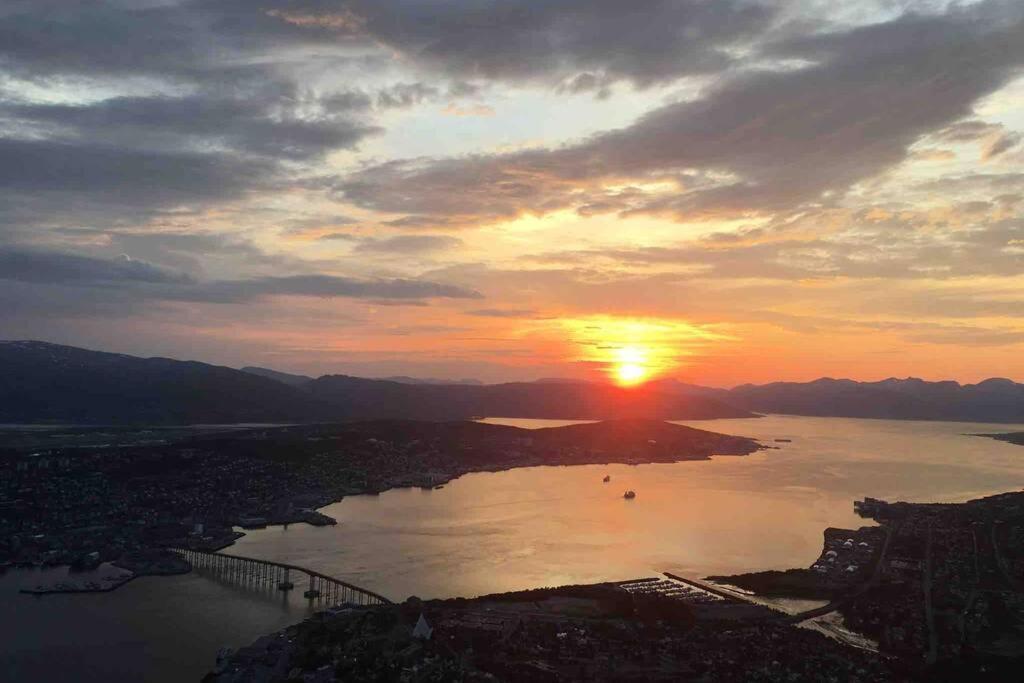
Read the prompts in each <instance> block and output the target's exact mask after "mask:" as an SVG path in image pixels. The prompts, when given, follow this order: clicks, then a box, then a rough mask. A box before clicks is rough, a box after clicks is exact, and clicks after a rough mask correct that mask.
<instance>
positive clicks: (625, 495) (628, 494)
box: [622, 491, 636, 500]
mask: <svg viewBox="0 0 1024 683" xmlns="http://www.w3.org/2000/svg"><path fill="white" fill-rule="evenodd" d="M622 497H623V498H625V499H626V500H633V499H634V498H636V491H626V492H625V493H623V494H622Z"/></svg>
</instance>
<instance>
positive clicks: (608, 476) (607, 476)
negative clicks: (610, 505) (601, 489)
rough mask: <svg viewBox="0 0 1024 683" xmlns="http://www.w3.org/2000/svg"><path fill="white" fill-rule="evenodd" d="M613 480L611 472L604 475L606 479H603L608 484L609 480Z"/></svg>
mask: <svg viewBox="0 0 1024 683" xmlns="http://www.w3.org/2000/svg"><path fill="white" fill-rule="evenodd" d="M611 480H612V475H610V474H606V475H604V479H603V480H602V481H604V483H606V484H607V483H608V482H610V481H611Z"/></svg>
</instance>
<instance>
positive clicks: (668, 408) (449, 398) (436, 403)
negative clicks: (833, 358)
mask: <svg viewBox="0 0 1024 683" xmlns="http://www.w3.org/2000/svg"><path fill="white" fill-rule="evenodd" d="M309 392H310V393H311V394H312V395H313V396H315V397H316V398H318V399H320V400H322V401H324V402H326V403H330V404H332V405H337V406H345V407H346V408H348V409H350V410H353V411H357V412H354V413H352V415H357V414H358V413H363V412H367V413H370V414H372V415H374V416H375V417H380V418H395V417H405V418H412V419H418V420H453V419H460V418H466V417H483V416H492V417H518V418H538V419H545V418H546V419H558V420H607V419H618V418H650V419H658V420H701V419H711V418H722V417H753V415H752V414H751V413H750V412H748V411H745V410H738V409H736V408H734V407H732V406H730V405H727V404H725V403H722V402H720V401H717V400H714V399H707V398H701V397H691V396H680V395H674V394H669V393H665V392H660V391H656V390H655V389H651V388H647V387H635V388H632V389H623V388H620V387H616V386H612V385H608V384H588V383H580V382H571V383H569V382H567V383H563V384H554V383H540V384H538V383H534V382H513V383H510V384H488V385H482V386H465V385H450V384H449V385H429V384H419V385H412V384H401V383H399V382H382V381H381V380H370V379H363V378H360V377H349V376H346V375H325V376H324V377H320V378H318V379H316V380H315V381H313V383H312V384H310V385H309Z"/></svg>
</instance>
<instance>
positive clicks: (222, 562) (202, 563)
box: [169, 548, 391, 606]
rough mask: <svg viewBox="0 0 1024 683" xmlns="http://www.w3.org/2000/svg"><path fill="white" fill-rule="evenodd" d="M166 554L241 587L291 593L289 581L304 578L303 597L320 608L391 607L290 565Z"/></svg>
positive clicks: (189, 552)
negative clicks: (263, 588) (305, 588)
mask: <svg viewBox="0 0 1024 683" xmlns="http://www.w3.org/2000/svg"><path fill="white" fill-rule="evenodd" d="M169 550H170V551H171V552H173V553H175V554H177V555H179V556H181V557H183V558H184V559H186V560H188V562H189V563H190V564H191V565H192V566H193V567H194V568H197V569H204V570H207V571H210V572H211V573H212V574H214V575H215V576H218V577H223V578H226V579H228V580H231V581H234V582H236V583H240V584H245V585H252V586H262V587H268V588H269V587H272V586H276V587H277V588H278V589H280V590H291V589H292V588H294V587H295V586H294V584H293V583H292V579H293V578H297V576H295V575H301V576H305V577H306V584H307V586H308V588H307V590H306V591H305V593H304V595H305V597H306V598H307V599H308V600H310V601H311V602H316V603H321V604H323V605H324V606H331V605H342V604H348V605H390V604H391V601H390V600H388V599H387V598H385V597H384V596H382V595H378V594H377V593H374V592H372V591H368V590H366V589H365V588H360V587H359V586H354V585H352V584H351V583H348V582H346V581H342V580H341V579H336V578H334V577H333V576H327V575H326V574H321V573H320V572H315V571H313V570H311V569H306V568H305V567H299V566H298V565H294V564H286V563H284V562H273V561H271V560H260V559H257V558H254V557H243V556H241V555H229V554H227V553H212V552H208V551H205V550H193V549H191V548H169Z"/></svg>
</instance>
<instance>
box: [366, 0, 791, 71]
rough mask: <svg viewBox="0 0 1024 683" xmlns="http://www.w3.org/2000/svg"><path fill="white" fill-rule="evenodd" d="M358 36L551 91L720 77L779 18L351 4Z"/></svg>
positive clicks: (604, 3)
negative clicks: (578, 84) (585, 75)
mask: <svg viewBox="0 0 1024 683" xmlns="http://www.w3.org/2000/svg"><path fill="white" fill-rule="evenodd" d="M350 7H351V8H352V11H353V12H354V13H355V14H356V15H358V16H360V17H361V18H362V19H363V24H362V26H361V27H360V31H361V32H365V33H366V34H369V35H370V36H372V37H373V38H374V39H376V40H379V41H381V42H383V43H384V44H386V45H388V46H389V47H391V48H392V49H395V50H397V51H399V52H401V53H402V54H404V55H405V56H406V57H407V58H408V59H410V60H412V61H413V62H414V63H418V64H420V65H422V66H423V67H425V68H432V69H441V70H443V71H444V72H445V73H448V74H451V75H453V76H456V77H466V78H484V79H491V80H495V79H502V80H509V81H520V82H521V81H539V82H548V83H551V84H557V83H558V82H560V81H561V80H563V79H564V78H566V77H567V76H572V75H574V74H576V73H579V72H596V73H600V74H602V78H603V79H605V80H607V81H614V80H626V81H629V82H631V83H633V84H634V85H637V86H640V87H644V86H648V85H651V84H653V83H659V82H664V81H670V80H674V79H677V78H679V77H680V76H685V75H689V74H704V73H710V72H714V71H718V70H720V69H723V68H725V67H727V66H728V65H729V64H731V63H732V62H733V61H734V57H733V56H732V54H731V53H730V50H729V48H731V47H733V46H736V45H742V44H746V43H748V42H750V41H751V40H754V39H756V38H757V37H758V36H759V35H760V34H761V33H762V32H764V31H765V30H766V29H767V28H768V27H769V26H771V25H772V23H773V22H774V20H775V18H776V16H777V11H776V10H775V9H773V8H772V7H770V6H768V5H766V4H758V3H755V2H748V1H746V0H715V1H714V2H705V1H702V0H688V1H679V0H632V1H631V2H628V3H627V2H619V1H618V0H599V1H596V2H595V1H593V0H563V1H561V2H546V1H544V0H506V1H504V2H494V3H479V2H474V1H473V0H426V1H424V0H415V1H410V0H372V1H371V0H358V1H357V2H353V3H351V5H350Z"/></svg>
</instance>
